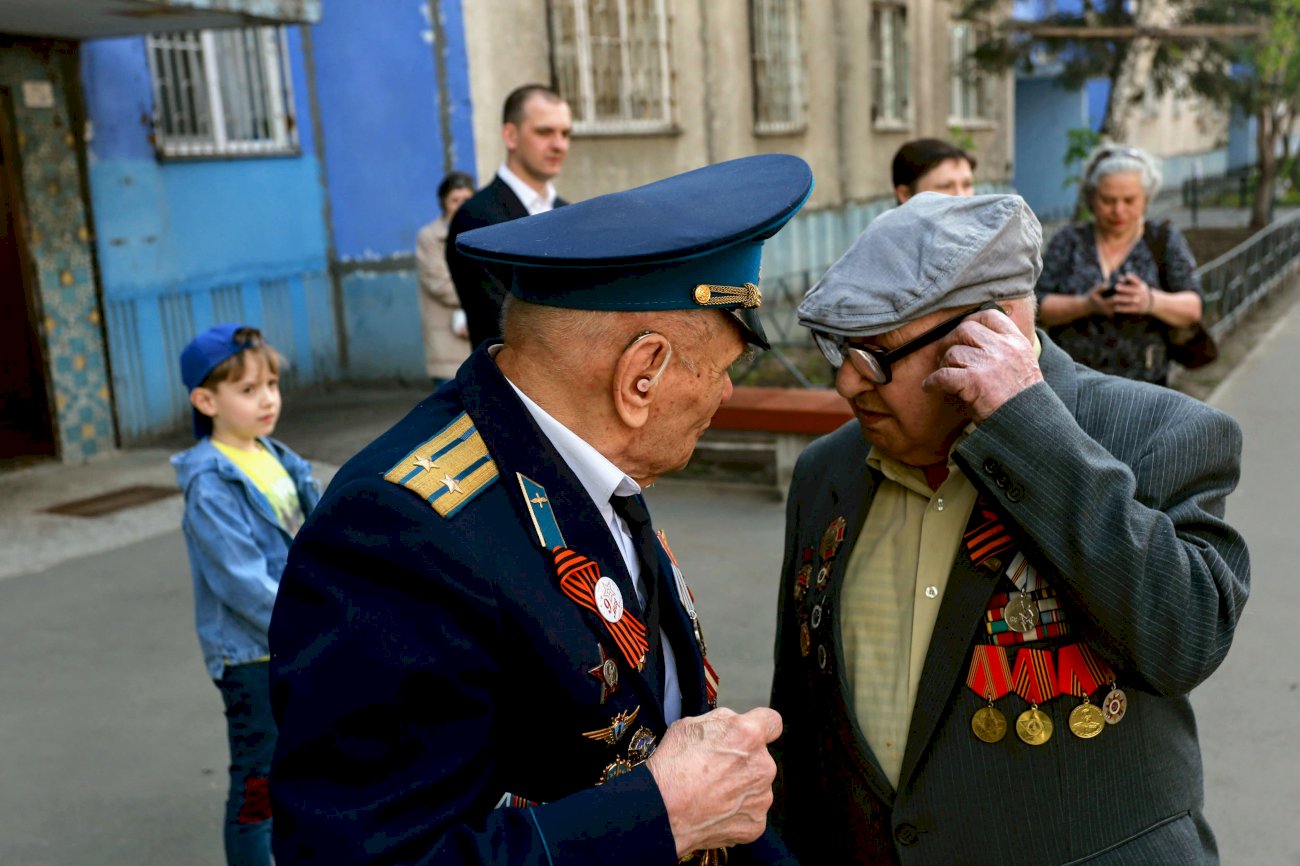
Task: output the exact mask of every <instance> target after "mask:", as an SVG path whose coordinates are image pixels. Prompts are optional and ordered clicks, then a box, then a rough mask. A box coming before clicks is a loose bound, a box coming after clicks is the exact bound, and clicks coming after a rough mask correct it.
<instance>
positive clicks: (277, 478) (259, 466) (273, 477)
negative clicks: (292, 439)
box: [212, 439, 304, 535]
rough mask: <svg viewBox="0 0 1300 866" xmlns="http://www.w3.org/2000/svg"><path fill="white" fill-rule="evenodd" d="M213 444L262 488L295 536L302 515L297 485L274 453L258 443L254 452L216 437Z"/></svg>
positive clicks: (285, 526) (288, 529)
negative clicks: (227, 443) (236, 446)
mask: <svg viewBox="0 0 1300 866" xmlns="http://www.w3.org/2000/svg"><path fill="white" fill-rule="evenodd" d="M212 444H213V445H215V446H217V448H218V449H219V450H220V451H221V453H222V454H224V455H226V456H227V457H229V458H230V461H231V462H232V463H234V464H235V465H236V466H238V467H239V469H240V471H242V472H243V473H244V474H245V475H247V476H248V479H249V480H250V481H252V482H253V486H254V487H256V488H257V489H258V490H260V491H262V495H264V496H265V497H266V499H267V501H268V502H270V503H271V510H272V511H274V512H275V516H276V517H277V518H278V519H279V521H280V525H281V526H283V527H284V528H285V530H286V531H287V532H288V533H289V534H290V535H296V534H297V533H298V527H300V526H302V521H303V517H304V515H303V513H302V503H301V502H299V501H298V488H296V487H294V484H293V479H292V478H290V477H289V473H288V472H286V471H285V468H284V466H282V465H281V464H280V461H279V460H277V459H276V458H275V455H274V454H272V453H271V452H270V451H267V450H266V448H264V447H263V446H262V445H261V444H260V443H259V444H258V446H257V450H256V451H245V450H243V449H242V448H235V447H233V446H230V445H226V444H225V443H223V442H218V441H216V440H215V439H214V440H212Z"/></svg>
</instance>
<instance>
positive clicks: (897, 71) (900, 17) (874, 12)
mask: <svg viewBox="0 0 1300 866" xmlns="http://www.w3.org/2000/svg"><path fill="white" fill-rule="evenodd" d="M871 43H872V44H871V72H872V78H873V81H872V99H871V119H872V121H873V122H874V123H878V124H882V125H888V126H906V125H907V124H908V123H909V122H910V120H911V113H910V112H911V86H912V84H911V62H912V61H911V54H910V52H909V51H908V47H907V7H906V6H904V5H902V4H898V3H877V4H875V5H874V6H873V7H872V9H871Z"/></svg>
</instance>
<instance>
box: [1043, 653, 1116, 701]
mask: <svg viewBox="0 0 1300 866" xmlns="http://www.w3.org/2000/svg"><path fill="white" fill-rule="evenodd" d="M1056 675H1057V680H1056V683H1057V685H1056V687H1057V689H1059V690H1060V692H1061V694H1070V695H1074V696H1076V697H1080V698H1086V697H1088V695H1090V694H1092V693H1093V692H1095V691H1097V689H1098V688H1099V687H1100V686H1102V685H1105V684H1106V683H1113V682H1115V674H1114V672H1113V671H1111V669H1110V666H1109V665H1107V664H1106V663H1105V662H1104V661H1102V660H1101V659H1100V658H1098V657H1097V655H1096V654H1095V653H1094V652H1093V651H1092V650H1091V649H1090V648H1089V647H1088V645H1087V644H1081V643H1072V644H1069V645H1067V646H1063V647H1061V648H1060V649H1058V650H1057V651H1056Z"/></svg>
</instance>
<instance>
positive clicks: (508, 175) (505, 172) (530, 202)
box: [497, 162, 555, 216]
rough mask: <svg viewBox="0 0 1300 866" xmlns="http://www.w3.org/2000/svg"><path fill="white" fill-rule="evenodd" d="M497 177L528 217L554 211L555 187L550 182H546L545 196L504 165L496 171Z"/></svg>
mask: <svg viewBox="0 0 1300 866" xmlns="http://www.w3.org/2000/svg"><path fill="white" fill-rule="evenodd" d="M497 177H499V178H501V179H502V180H503V181H505V182H506V186H508V187H510V190H511V191H512V192H513V193H514V194H515V195H517V196H519V200H520V201H521V202H523V204H524V208H525V209H526V210H527V211H528V215H529V216H536V215H537V214H539V213H546V212H547V211H548V210H554V209H555V186H554V185H553V184H551V182H550V181H547V182H546V194H545V195H543V194H542V193H540V192H538V191H537V190H535V189H533V188H532V187H531V186H529V185H528V184H526V183H524V181H523V180H522V179H521V178H520V177H519V175H517V174H515V173H514V172H513V171H511V170H510V169H508V168H506V164H505V163H504V162H503V163H501V167H500V168H498V169H497Z"/></svg>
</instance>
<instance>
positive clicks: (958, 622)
mask: <svg viewBox="0 0 1300 866" xmlns="http://www.w3.org/2000/svg"><path fill="white" fill-rule="evenodd" d="M1038 339H1039V341H1040V342H1041V344H1042V354H1041V355H1040V357H1039V367H1040V369H1042V371H1043V378H1044V380H1046V382H1047V385H1048V387H1050V388H1051V389H1052V390H1053V391H1054V392H1056V395H1057V396H1058V397H1059V398H1060V399H1061V401H1062V402H1063V403H1065V405H1066V407H1067V408H1069V410H1070V412H1071V413H1072V414H1073V413H1074V412H1075V409H1076V403H1077V398H1078V382H1077V379H1076V375H1075V370H1074V361H1073V360H1071V359H1070V357H1069V356H1068V355H1066V354H1065V352H1063V351H1062V350H1061V349H1059V348H1057V346H1056V344H1054V343H1053V342H1052V341H1051V340H1050V339H1048V338H1047V335H1046V334H1045V333H1043V331H1041V330H1040V331H1038ZM967 476H968V477H970V478H972V479H976V478H977V477H978V476H977V474H976V473H973V472H967ZM979 510H980V504H979V503H977V504H976V506H975V509H974V511H973V512H972V514H971V520H970V522H969V523H968V525H967V530H969V529H970V528H971V527H972V526H973V525H974V524H975V523H976V522H977V521H978V520H979V519H980V513H979ZM999 519H1000V520H1001V521H1002V523H1003V524H1004V525H1005V526H1007V527H1008V528H1009V529H1011V530H1012V531H1013V532H1014V527H1013V526H1011V525H1010V522H1009V521H1008V520H1007V519H1006V518H1005V517H1003V516H1002V515H999ZM1002 561H1003V563H1005V562H1006V561H1007V560H1006V558H1005V557H1003V558H1002ZM998 577H999V571H998V570H997V569H994V568H988V567H985V566H981V565H975V564H974V563H973V562H971V558H970V552H969V550H968V549H967V547H966V545H965V544H964V543H963V544H962V545H961V546H960V547H959V549H958V555H957V561H956V562H955V563H954V564H953V570H952V574H951V576H950V577H949V579H948V587H947V589H946V590H945V591H944V596H943V603H942V604H941V605H940V607H939V617H938V619H937V620H936V621H935V625H934V635H933V636H932V637H931V638H930V646H929V649H928V650H927V652H926V656H925V666H924V667H923V668H922V671H921V685H920V688H919V690H918V691H917V695H916V705H915V707H913V709H912V727H911V730H910V731H909V733H908V737H907V748H906V750H905V751H904V753H903V766H902V772H901V773H900V775H899V785H900V787H902V786H905V785H906V784H907V783H908V780H909V779H910V778H911V776H912V774H913V772H915V770H916V766H917V762H918V761H919V760H920V759H921V756H922V755H923V754H924V753H925V750H926V748H928V746H929V743H930V739H931V737H933V736H934V731H935V728H936V727H938V724H939V719H940V718H941V717H942V716H943V712H944V710H945V709H946V708H947V707H948V706H949V705H950V704H951V702H952V700H953V694H954V692H955V691H956V690H957V689H960V688H964V687H965V681H966V677H965V670H964V667H965V665H967V664H968V663H969V658H970V653H971V646H972V643H973V641H974V640H975V637H976V634H977V632H978V630H979V627H980V623H981V622H982V621H983V618H984V612H985V610H986V609H987V607H988V601H989V597H990V596H991V595H992V594H993V592H994V591H995V589H996V588H997V581H998Z"/></svg>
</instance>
